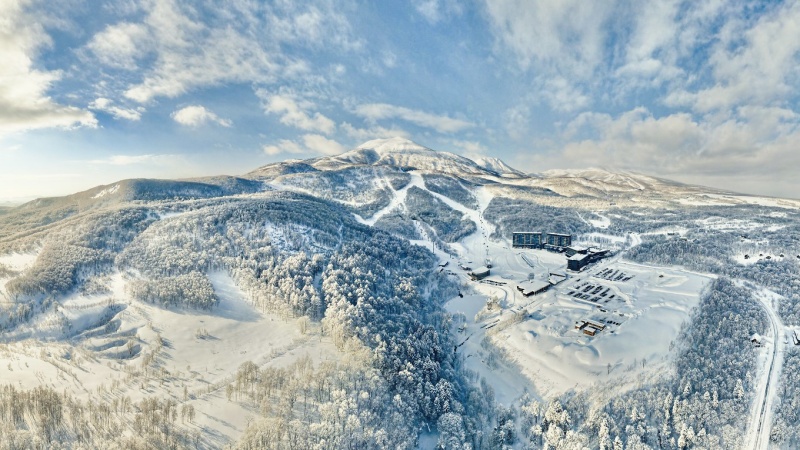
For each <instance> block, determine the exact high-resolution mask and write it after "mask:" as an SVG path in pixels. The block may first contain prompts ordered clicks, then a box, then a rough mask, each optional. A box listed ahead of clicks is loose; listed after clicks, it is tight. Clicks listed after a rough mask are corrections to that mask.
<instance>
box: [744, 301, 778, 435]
mask: <svg viewBox="0 0 800 450" xmlns="http://www.w3.org/2000/svg"><path fill="white" fill-rule="evenodd" d="M756 298H757V299H758V301H759V303H760V304H761V306H762V307H763V308H764V311H765V312H766V313H767V317H768V318H769V321H770V327H771V328H772V352H771V354H770V355H769V356H768V358H767V361H766V362H765V367H766V368H767V371H766V372H765V373H764V375H763V376H762V377H761V379H760V380H759V386H758V391H757V393H756V398H755V401H754V405H753V411H752V413H751V416H750V417H751V424H750V426H749V431H750V432H749V433H747V436H748V441H749V442H748V444H750V445H749V446H750V448H753V449H754V450H767V449H768V448H769V434H770V431H771V430H772V415H773V405H774V404H775V399H776V398H777V396H778V386H779V385H780V375H781V369H782V368H783V356H784V352H785V346H784V337H785V328H784V325H783V322H782V321H781V318H780V316H778V313H777V312H776V311H775V308H774V307H773V301H774V300H775V294H773V293H771V292H763V293H758V294H757V295H756Z"/></svg>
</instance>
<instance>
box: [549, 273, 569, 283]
mask: <svg viewBox="0 0 800 450" xmlns="http://www.w3.org/2000/svg"><path fill="white" fill-rule="evenodd" d="M566 279H567V274H566V273H561V272H550V277H549V278H548V279H547V281H549V282H550V284H552V285H553V286H555V285H557V284H558V283H561V282H562V281H564V280H566Z"/></svg>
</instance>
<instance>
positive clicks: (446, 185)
mask: <svg viewBox="0 0 800 450" xmlns="http://www.w3.org/2000/svg"><path fill="white" fill-rule="evenodd" d="M422 179H423V180H424V182H425V187H426V188H428V190H429V191H431V192H435V193H437V194H441V195H444V196H445V197H448V198H450V199H452V200H454V201H456V202H458V203H461V204H462V205H464V206H466V207H467V208H470V209H477V208H478V199H476V198H475V196H474V195H472V192H470V191H469V190H468V189H467V187H466V186H469V187H473V186H472V184H471V183H469V182H468V181H465V180H462V179H460V178H458V177H454V176H447V175H433V174H425V175H423V176H422ZM465 185H466V186H465Z"/></svg>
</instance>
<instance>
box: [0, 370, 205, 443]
mask: <svg viewBox="0 0 800 450" xmlns="http://www.w3.org/2000/svg"><path fill="white" fill-rule="evenodd" d="M193 418H194V409H193V408H192V407H191V406H190V405H184V406H181V407H179V406H178V404H177V403H176V402H175V401H174V400H172V399H165V400H162V399H158V398H145V399H143V400H142V401H140V402H138V403H134V402H132V401H131V399H130V398H129V397H119V398H114V399H113V400H112V401H100V402H95V401H93V400H80V399H77V398H75V397H73V396H71V395H69V394H67V393H62V392H58V391H55V390H53V389H51V388H50V387H47V386H41V387H37V388H34V389H32V390H27V391H26V390H19V389H17V388H15V387H14V386H10V385H6V386H3V387H0V449H2V450H5V449H8V450H11V449H51V448H117V449H131V450H133V449H136V450H138V449H151V448H164V449H177V448H189V447H192V446H196V445H198V444H199V442H200V440H199V438H200V436H199V435H198V434H196V433H189V432H187V431H185V430H184V429H183V427H182V426H181V424H182V423H184V422H186V421H191V420H193ZM179 419H180V422H179Z"/></svg>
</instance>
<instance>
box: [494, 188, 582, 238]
mask: <svg viewBox="0 0 800 450" xmlns="http://www.w3.org/2000/svg"><path fill="white" fill-rule="evenodd" d="M483 216H484V217H485V218H486V219H487V220H488V221H489V222H490V223H492V224H494V225H495V226H496V229H495V232H494V234H492V238H494V239H509V240H510V239H511V234H512V233H513V232H515V231H540V232H542V233H567V234H574V235H577V234H581V233H588V232H591V231H592V230H593V227H592V226H591V225H589V224H587V223H586V222H584V221H583V220H581V219H580V218H579V217H578V212H577V211H576V210H574V209H572V208H556V207H552V206H545V205H540V204H537V203H533V202H530V201H527V200H520V199H511V198H505V197H495V198H493V199H492V201H491V202H490V203H489V206H488V207H487V208H486V211H484V213H483Z"/></svg>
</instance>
